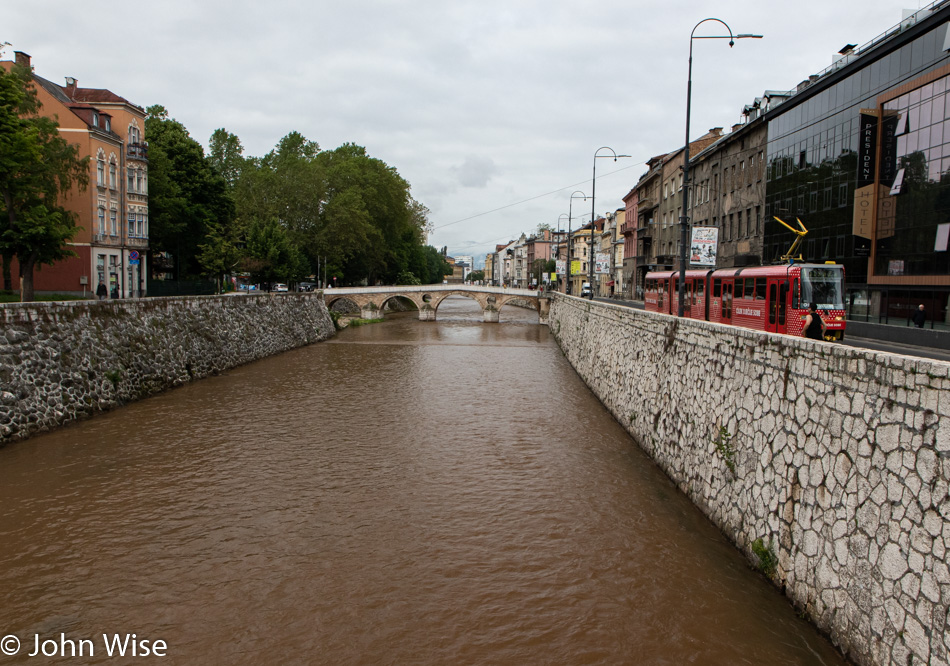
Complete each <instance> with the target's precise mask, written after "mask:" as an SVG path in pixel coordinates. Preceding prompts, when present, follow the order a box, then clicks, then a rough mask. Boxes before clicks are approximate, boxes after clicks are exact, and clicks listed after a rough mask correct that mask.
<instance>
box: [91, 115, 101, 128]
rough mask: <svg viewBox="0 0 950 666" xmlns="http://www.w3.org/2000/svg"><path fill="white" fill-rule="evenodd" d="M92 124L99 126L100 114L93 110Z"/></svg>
mask: <svg viewBox="0 0 950 666" xmlns="http://www.w3.org/2000/svg"><path fill="white" fill-rule="evenodd" d="M92 126H93V127H99V114H98V113H96V112H95V111H93V112H92Z"/></svg>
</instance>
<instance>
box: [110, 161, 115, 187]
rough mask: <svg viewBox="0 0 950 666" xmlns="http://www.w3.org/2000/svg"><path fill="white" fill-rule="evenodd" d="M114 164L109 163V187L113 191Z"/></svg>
mask: <svg viewBox="0 0 950 666" xmlns="http://www.w3.org/2000/svg"><path fill="white" fill-rule="evenodd" d="M115 172H116V169H115V162H109V187H110V188H112V189H113V190H114V189H115Z"/></svg>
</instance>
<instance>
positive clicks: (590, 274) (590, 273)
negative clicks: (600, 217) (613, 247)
mask: <svg viewBox="0 0 950 666" xmlns="http://www.w3.org/2000/svg"><path fill="white" fill-rule="evenodd" d="M602 150H609V151H610V152H611V153H612V155H598V154H597V153H599V152H600V151H602ZM598 157H613V158H614V162H616V161H617V159H618V158H621V157H630V156H629V155H618V154H617V151H615V150H614V149H613V148H611V147H610V146H602V147H600V148H598V149H597V150H595V151H594V173H593V175H592V177H591V179H590V263H589V264H587V278H588V279H589V280H590V293H591V298H593V297H594V296H593V294H594V226H595V225H594V222H595V220H596V219H597V214H596V213H595V212H594V197H595V196H596V193H597V158H598Z"/></svg>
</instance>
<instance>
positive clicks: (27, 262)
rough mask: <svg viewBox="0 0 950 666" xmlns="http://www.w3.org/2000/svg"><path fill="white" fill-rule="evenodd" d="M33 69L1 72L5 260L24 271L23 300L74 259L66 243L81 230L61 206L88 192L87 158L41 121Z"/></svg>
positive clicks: (0, 228)
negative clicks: (37, 280) (37, 271)
mask: <svg viewBox="0 0 950 666" xmlns="http://www.w3.org/2000/svg"><path fill="white" fill-rule="evenodd" d="M40 106H41V105H40V103H39V100H38V99H37V95H36V90H35V88H33V80H32V74H31V72H30V71H29V69H27V68H25V67H20V66H14V67H13V68H12V70H11V71H10V72H7V71H6V70H5V69H3V68H0V254H2V255H3V257H4V263H5V264H6V265H9V264H8V261H9V258H11V257H13V256H15V257H16V258H17V260H18V262H19V266H20V275H19V277H20V300H21V301H24V302H27V301H32V300H33V270H34V268H36V267H37V266H42V265H44V264H47V265H50V264H53V263H55V262H57V261H60V260H61V259H64V258H66V257H69V256H75V253H74V252H72V250H70V249H69V247H68V246H67V243H68V242H69V241H70V240H71V239H72V238H73V236H74V235H75V234H76V231H77V230H78V227H77V226H76V218H75V214H74V213H73V212H71V211H69V210H67V209H66V208H65V207H63V206H62V205H61V204H60V203H59V202H60V197H61V196H63V195H64V194H65V193H67V192H69V191H70V190H71V189H72V188H73V186H76V187H78V188H79V189H80V190H83V189H85V187H86V185H87V183H88V179H89V175H88V171H87V165H88V158H83V159H80V158H79V150H78V148H77V147H76V146H74V145H71V144H69V143H68V142H67V141H66V140H65V139H63V138H62V137H61V136H60V134H59V132H58V131H57V128H58V124H57V123H56V122H55V121H53V120H51V119H50V118H44V117H42V116H40V115H39V109H40Z"/></svg>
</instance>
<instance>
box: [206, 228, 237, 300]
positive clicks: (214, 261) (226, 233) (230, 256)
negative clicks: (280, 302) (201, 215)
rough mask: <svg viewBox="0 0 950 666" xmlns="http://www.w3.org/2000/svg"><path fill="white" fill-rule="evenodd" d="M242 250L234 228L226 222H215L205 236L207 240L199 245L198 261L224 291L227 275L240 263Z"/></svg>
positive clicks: (218, 287)
mask: <svg viewBox="0 0 950 666" xmlns="http://www.w3.org/2000/svg"><path fill="white" fill-rule="evenodd" d="M241 256H242V251H241V249H240V248H239V247H238V243H237V240H236V238H235V237H234V228H233V226H232V225H229V224H227V223H226V222H213V223H212V224H211V226H210V228H209V229H208V234H207V236H205V242H204V243H202V244H200V245H199V246H198V262H199V263H200V264H201V267H202V268H204V271H205V275H209V276H211V277H213V278H214V281H215V287H216V289H217V290H218V291H219V292H224V291H225V288H224V280H225V276H226V275H228V274H229V273H231V272H232V271H233V270H234V268H235V267H236V266H237V265H238V262H239V261H240V259H241Z"/></svg>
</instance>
